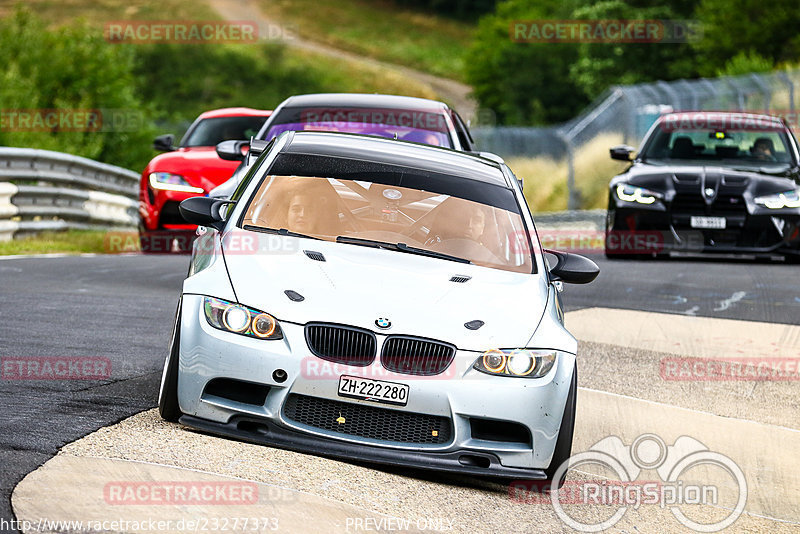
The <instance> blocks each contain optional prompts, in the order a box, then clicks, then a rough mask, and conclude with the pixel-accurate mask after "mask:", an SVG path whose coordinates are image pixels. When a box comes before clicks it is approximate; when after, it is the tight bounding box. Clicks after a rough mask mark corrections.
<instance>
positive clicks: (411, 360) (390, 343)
mask: <svg viewBox="0 0 800 534" xmlns="http://www.w3.org/2000/svg"><path fill="white" fill-rule="evenodd" d="M455 355H456V348H455V347H454V346H453V345H449V344H447V343H442V342H440V341H432V340H429V339H421V338H417V337H406V336H390V337H389V338H387V339H386V342H385V343H384V344H383V351H382V352H381V363H382V364H383V366H384V367H385V368H387V369H388V370H390V371H393V372H395V373H404V374H408V375H421V376H430V375H438V374H439V373H442V372H444V370H445V369H447V368H448V367H449V366H450V364H451V363H452V362H453V358H454V357H455Z"/></svg>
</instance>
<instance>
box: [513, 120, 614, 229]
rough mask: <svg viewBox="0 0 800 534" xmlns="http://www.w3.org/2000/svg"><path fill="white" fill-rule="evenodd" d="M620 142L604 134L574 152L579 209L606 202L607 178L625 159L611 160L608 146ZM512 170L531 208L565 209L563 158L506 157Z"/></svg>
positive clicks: (611, 175) (564, 163)
mask: <svg viewBox="0 0 800 534" xmlns="http://www.w3.org/2000/svg"><path fill="white" fill-rule="evenodd" d="M621 143H622V136H621V135H617V134H613V133H612V134H604V135H600V136H597V138H595V139H594V140H592V141H590V142H589V143H587V144H585V145H584V146H582V147H580V148H579V149H578V151H577V153H576V154H575V162H574V163H575V184H576V186H577V187H578V189H579V190H580V193H581V205H580V208H582V209H595V208H605V207H607V205H608V182H610V181H611V178H613V177H614V176H615V175H617V174H619V173H620V172H622V170H623V169H625V167H626V166H627V165H628V164H627V163H624V162H620V161H614V160H612V159H611V158H610V157H609V155H608V149H609V148H610V147H611V146H613V145H618V144H621ZM506 163H508V166H509V167H511V170H513V171H514V174H516V175H517V176H519V177H520V178H522V179H523V180H524V183H525V188H524V193H525V199H526V200H527V201H528V206H529V207H530V209H531V211H533V212H534V214H535V213H537V212H546V211H561V210H565V209H567V196H568V191H567V162H566V161H564V160H561V161H555V160H553V159H551V158H544V157H541V158H519V157H518V158H506Z"/></svg>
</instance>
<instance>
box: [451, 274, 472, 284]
mask: <svg viewBox="0 0 800 534" xmlns="http://www.w3.org/2000/svg"><path fill="white" fill-rule="evenodd" d="M471 279H472V277H471V276H466V275H464V274H457V275H455V276H454V277H452V278H451V279H450V281H451V282H455V283H457V284H463V283H464V282H468V281H469V280H471Z"/></svg>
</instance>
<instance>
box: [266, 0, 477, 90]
mask: <svg viewBox="0 0 800 534" xmlns="http://www.w3.org/2000/svg"><path fill="white" fill-rule="evenodd" d="M259 6H260V7H261V10H262V11H263V12H264V14H265V15H266V16H267V17H268V18H269V19H270V20H274V21H275V22H276V23H279V24H281V25H284V26H286V27H287V28H288V29H289V30H290V31H293V32H294V33H296V34H298V35H299V36H300V37H302V38H303V39H306V40H309V41H315V42H318V43H322V44H326V45H330V46H332V47H334V48H339V49H342V50H349V51H351V52H355V53H358V54H362V55H365V56H368V57H371V58H375V59H379V60H381V61H386V62H389V63H396V64H400V65H406V66H408V67H413V68H415V69H418V70H421V71H424V72H429V73H431V74H436V75H439V76H443V77H446V78H452V79H454V80H463V78H464V76H463V69H464V59H463V54H464V50H465V49H466V47H467V46H468V45H469V43H470V42H471V40H472V35H471V34H472V31H473V29H474V26H473V25H472V24H469V23H466V22H462V21H456V20H452V19H448V18H445V17H442V16H440V15H436V14H434V13H427V12H423V11H419V10H413V9H407V8H404V7H402V5H401V2H393V1H389V0H378V1H367V0H260V1H259Z"/></svg>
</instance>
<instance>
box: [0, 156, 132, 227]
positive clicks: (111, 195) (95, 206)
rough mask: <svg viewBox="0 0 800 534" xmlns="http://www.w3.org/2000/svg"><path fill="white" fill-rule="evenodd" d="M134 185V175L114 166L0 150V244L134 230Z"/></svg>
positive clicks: (72, 158) (85, 159)
mask: <svg viewBox="0 0 800 534" xmlns="http://www.w3.org/2000/svg"><path fill="white" fill-rule="evenodd" d="M138 184H139V175H138V174H136V173H135V172H133V171H129V170H127V169H123V168H121V167H115V166H114V165H107V164H105V163H100V162H97V161H94V160H91V159H87V158H82V157H79V156H73V155H71V154H64V153H61V152H53V151H50V150H38V149H32V148H11V147H0V240H9V239H13V238H14V237H15V236H17V235H23V234H27V233H31V232H39V231H44V230H51V231H60V230H66V229H70V228H74V229H108V228H116V229H125V228H134V227H135V226H136V224H137V221H138V215H137V209H138Z"/></svg>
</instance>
